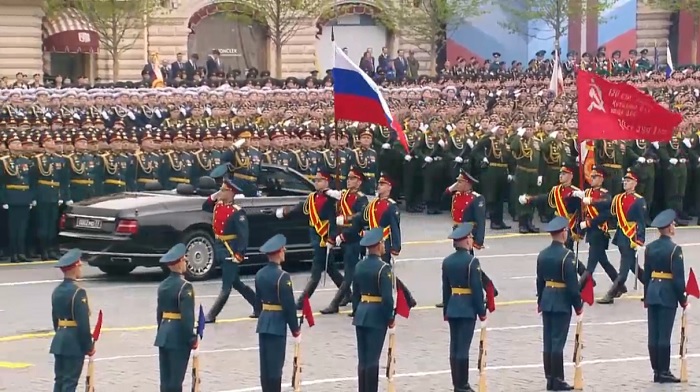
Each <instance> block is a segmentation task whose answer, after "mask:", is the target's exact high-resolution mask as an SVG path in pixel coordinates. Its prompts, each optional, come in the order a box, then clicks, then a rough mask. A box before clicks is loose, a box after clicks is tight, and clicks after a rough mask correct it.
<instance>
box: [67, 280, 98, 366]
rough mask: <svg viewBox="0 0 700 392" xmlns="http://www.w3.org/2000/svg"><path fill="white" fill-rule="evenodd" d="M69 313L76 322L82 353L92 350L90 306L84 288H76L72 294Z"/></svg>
mask: <svg viewBox="0 0 700 392" xmlns="http://www.w3.org/2000/svg"><path fill="white" fill-rule="evenodd" d="M71 307H72V309H71V313H72V315H73V320H74V321H75V322H76V324H77V326H76V328H77V331H78V342H79V344H80V348H81V351H82V352H83V354H87V353H89V352H91V351H92V350H93V342H92V331H91V330H90V306H89V305H88V298H87V293H86V292H85V289H82V288H77V290H76V291H75V294H73V301H72V304H71Z"/></svg>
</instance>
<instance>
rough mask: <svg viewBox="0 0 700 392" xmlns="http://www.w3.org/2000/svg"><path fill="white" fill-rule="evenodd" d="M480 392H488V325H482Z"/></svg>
mask: <svg viewBox="0 0 700 392" xmlns="http://www.w3.org/2000/svg"><path fill="white" fill-rule="evenodd" d="M477 367H478V368H479V392H486V326H485V325H482V327H481V334H480V336H479V362H478V366H477Z"/></svg>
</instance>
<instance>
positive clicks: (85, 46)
mask: <svg viewBox="0 0 700 392" xmlns="http://www.w3.org/2000/svg"><path fill="white" fill-rule="evenodd" d="M263 1H264V0H263ZM221 3H224V2H223V1H222V2H217V1H212V0H170V1H167V0H165V1H163V5H164V7H166V8H167V9H164V10H163V11H162V12H157V13H155V14H154V15H152V16H151V17H150V20H149V23H147V27H146V28H143V29H139V30H136V29H134V30H131V31H128V32H127V37H130V38H127V39H133V40H134V42H133V45H131V47H130V48H129V49H128V50H126V51H124V52H123V53H121V54H120V56H118V59H117V60H116V63H118V66H117V69H118V70H119V71H118V75H117V78H118V79H120V80H138V79H140V78H141V76H140V75H141V70H142V69H143V67H144V65H145V63H146V62H147V59H148V58H149V53H151V52H158V54H159V56H160V58H161V59H163V60H168V61H174V60H175V57H176V54H177V53H183V54H184V55H186V56H189V55H191V54H192V53H197V54H199V56H200V62H202V65H203V63H204V61H205V60H206V57H207V55H208V54H209V53H210V52H211V50H212V49H218V50H219V51H220V52H221V53H222V62H223V64H224V68H226V69H240V70H241V71H242V72H245V70H246V69H249V68H252V67H255V68H257V69H258V70H271V71H272V72H273V75H274V70H275V68H276V64H275V61H276V58H275V47H274V45H273V44H272V43H271V42H270V40H269V39H268V38H267V27H266V26H264V25H261V24H257V23H252V24H251V23H244V22H241V21H237V20H234V19H232V18H230V17H226V16H225V15H224V14H223V13H222V12H221V11H222V8H223V7H222V6H221V5H220V4H221ZM225 3H230V2H227V1H226V2H225ZM234 4H235V3H234ZM42 5H43V0H0V14H2V15H4V16H5V17H4V18H2V19H0V33H1V34H2V37H3V40H0V50H2V53H3V56H0V76H7V77H8V78H10V79H13V78H14V76H15V74H16V73H17V72H23V73H25V74H28V75H30V76H31V75H33V74H35V73H42V74H45V75H52V76H55V75H61V76H64V77H66V76H67V77H70V78H76V77H78V76H80V75H85V76H88V77H89V78H91V79H94V78H96V77H99V78H102V79H103V80H112V78H113V72H112V70H113V68H115V61H114V60H113V59H112V56H111V55H110V54H109V53H107V51H105V50H104V48H102V47H101V45H100V39H99V34H98V33H97V31H96V30H95V28H93V27H92V26H91V25H90V23H89V22H88V21H86V20H85V18H84V17H82V16H81V15H80V13H79V12H78V11H76V10H73V9H68V10H65V11H63V12H61V13H59V14H58V15H55V16H53V17H51V18H47V17H45V16H44V11H43V8H42ZM225 9H226V10H229V11H230V10H231V8H230V5H227V6H226V8H225ZM334 10H336V12H335V13H334V14H333V15H331V16H330V17H328V16H327V15H325V16H323V17H321V16H320V15H319V16H317V17H315V18H309V19H307V20H304V21H303V23H302V24H301V25H300V27H299V28H298V29H297V30H296V32H295V33H294V35H293V36H291V38H290V39H289V40H288V42H287V43H286V44H285V45H283V46H282V50H281V52H282V61H281V63H282V67H281V69H282V75H281V76H282V77H286V76H296V77H301V76H307V75H308V74H309V72H311V71H313V70H318V71H320V72H321V74H323V71H324V70H325V69H327V68H330V64H332V57H331V56H332V51H331V49H330V48H331V43H330V35H329V34H330V33H329V30H330V26H331V25H333V26H334V29H335V36H336V40H337V44H338V45H340V46H343V47H347V48H348V50H349V53H350V56H351V57H353V59H355V58H356V59H357V61H359V59H360V56H361V55H362V52H364V51H365V50H366V49H367V48H372V49H373V51H374V53H375V55H378V54H379V53H380V51H381V49H382V47H385V46H386V47H388V48H389V50H390V52H391V53H392V54H395V53H396V51H397V50H398V49H404V50H406V51H408V50H414V51H415V52H416V57H417V58H418V59H419V61H421V70H422V71H423V72H426V73H427V72H428V69H427V68H428V64H429V58H430V56H429V54H428V53H427V52H425V51H422V50H420V49H418V48H417V46H416V45H419V46H420V48H425V47H426V45H424V43H421V42H416V41H415V40H412V39H411V37H401V35H400V34H399V33H397V32H394V31H391V29H388V28H386V27H385V26H383V25H382V24H381V23H380V22H379V21H378V19H377V18H375V16H376V15H378V13H380V12H381V10H380V9H378V8H377V6H376V4H374V2H373V0H360V1H343V0H340V2H339V3H338V5H336V6H335V7H334ZM317 26H321V27H328V28H321V29H319V28H318V27H317Z"/></svg>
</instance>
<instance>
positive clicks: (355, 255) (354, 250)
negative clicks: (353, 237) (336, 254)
mask: <svg viewBox="0 0 700 392" xmlns="http://www.w3.org/2000/svg"><path fill="white" fill-rule="evenodd" d="M341 249H342V251H343V266H344V270H343V272H344V273H345V275H344V276H343V283H344V284H345V285H346V286H347V288H346V291H347V293H346V294H349V293H350V287H352V279H353V278H354V277H355V266H356V265H357V263H358V262H359V261H360V250H361V249H362V247H361V246H360V243H359V242H344V243H343V244H342V245H341Z"/></svg>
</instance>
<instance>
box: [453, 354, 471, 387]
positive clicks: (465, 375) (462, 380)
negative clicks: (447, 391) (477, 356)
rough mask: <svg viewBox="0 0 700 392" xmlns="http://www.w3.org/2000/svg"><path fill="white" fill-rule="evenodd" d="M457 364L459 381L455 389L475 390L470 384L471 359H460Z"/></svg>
mask: <svg viewBox="0 0 700 392" xmlns="http://www.w3.org/2000/svg"><path fill="white" fill-rule="evenodd" d="M456 365H457V376H458V382H459V383H458V385H457V386H456V387H455V391H457V392H473V391H474V390H473V389H472V387H471V386H469V359H458V360H457V361H456Z"/></svg>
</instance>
